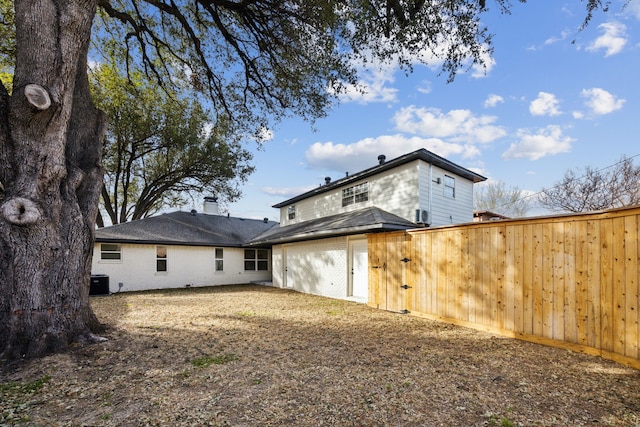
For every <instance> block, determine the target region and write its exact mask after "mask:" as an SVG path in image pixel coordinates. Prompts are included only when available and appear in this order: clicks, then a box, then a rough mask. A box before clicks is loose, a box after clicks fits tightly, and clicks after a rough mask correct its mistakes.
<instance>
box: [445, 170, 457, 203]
mask: <svg viewBox="0 0 640 427" xmlns="http://www.w3.org/2000/svg"><path fill="white" fill-rule="evenodd" d="M444 195H445V197H449V198H451V199H455V198H456V179H455V178H453V177H450V176H449V175H445V176H444Z"/></svg>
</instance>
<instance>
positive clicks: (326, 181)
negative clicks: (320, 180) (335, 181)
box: [324, 176, 331, 185]
mask: <svg viewBox="0 0 640 427" xmlns="http://www.w3.org/2000/svg"><path fill="white" fill-rule="evenodd" d="M330 182H331V177H330V176H325V177H324V183H325V185H329V183H330Z"/></svg>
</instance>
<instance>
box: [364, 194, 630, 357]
mask: <svg viewBox="0 0 640 427" xmlns="http://www.w3.org/2000/svg"><path fill="white" fill-rule="evenodd" d="M639 231H640V207H635V208H628V209H618V210H611V211H606V212H602V213H591V214H580V215H572V216H558V217H545V218H535V219H519V220H508V221H495V222H485V223H475V224H468V225H462V226H454V227H445V228H434V229H424V230H418V231H409V232H396V233H381V234H373V235H370V236H369V266H370V274H369V305H371V306H373V307H377V308H380V309H384V310H390V311H397V312H405V313H406V312H408V313H412V314H415V315H420V316H425V317H429V318H434V319H438V320H444V321H448V322H451V323H456V324H460V325H464V326H469V327H473V328H476V329H481V330H486V331H491V332H494V333H499V334H502V335H506V336H511V337H516V338H520V339H525V340H529V341H534V342H540V343H544V344H548V345H554V346H561V347H566V348H569V349H572V350H575V351H583V352H587V353H590V354H596V355H600V356H602V357H605V358H608V359H612V360H616V361H618V362H621V363H625V364H628V365H631V366H634V367H636V368H638V369H640V348H639V344H638V337H639V335H640V313H639V306H640V285H639V283H640V265H639V264H640V263H639V255H640V244H639V240H638V236H639Z"/></svg>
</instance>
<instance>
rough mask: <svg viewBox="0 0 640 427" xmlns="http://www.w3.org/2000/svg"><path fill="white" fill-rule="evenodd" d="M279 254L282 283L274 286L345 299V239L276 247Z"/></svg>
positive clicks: (279, 282)
mask: <svg viewBox="0 0 640 427" xmlns="http://www.w3.org/2000/svg"><path fill="white" fill-rule="evenodd" d="M273 251H274V253H275V252H279V253H281V254H282V258H283V263H282V268H281V272H282V273H281V277H282V279H283V280H282V281H276V279H275V276H276V275H275V274H274V281H273V285H274V286H280V287H284V286H287V287H290V288H292V289H294V290H296V291H299V292H304V293H308V294H314V295H322V296H327V297H332V298H341V299H345V298H347V287H348V283H347V256H348V255H347V252H348V251H347V238H346V237H336V238H331V239H322V240H313V241H308V242H300V243H290V244H286V245H278V246H275V247H274V248H273Z"/></svg>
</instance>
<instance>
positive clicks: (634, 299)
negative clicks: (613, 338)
mask: <svg viewBox="0 0 640 427" xmlns="http://www.w3.org/2000/svg"><path fill="white" fill-rule="evenodd" d="M624 233H625V234H624V240H625V245H624V247H625V273H626V275H625V287H626V289H625V296H626V301H625V303H626V304H625V319H626V328H625V338H624V342H625V350H624V354H625V356H629V357H633V358H636V359H640V353H639V352H638V332H639V330H638V326H639V325H638V323H639V322H638V302H639V298H640V292H639V289H638V275H639V274H640V266H639V265H638V216H637V215H632V216H627V217H625V218H624Z"/></svg>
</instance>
